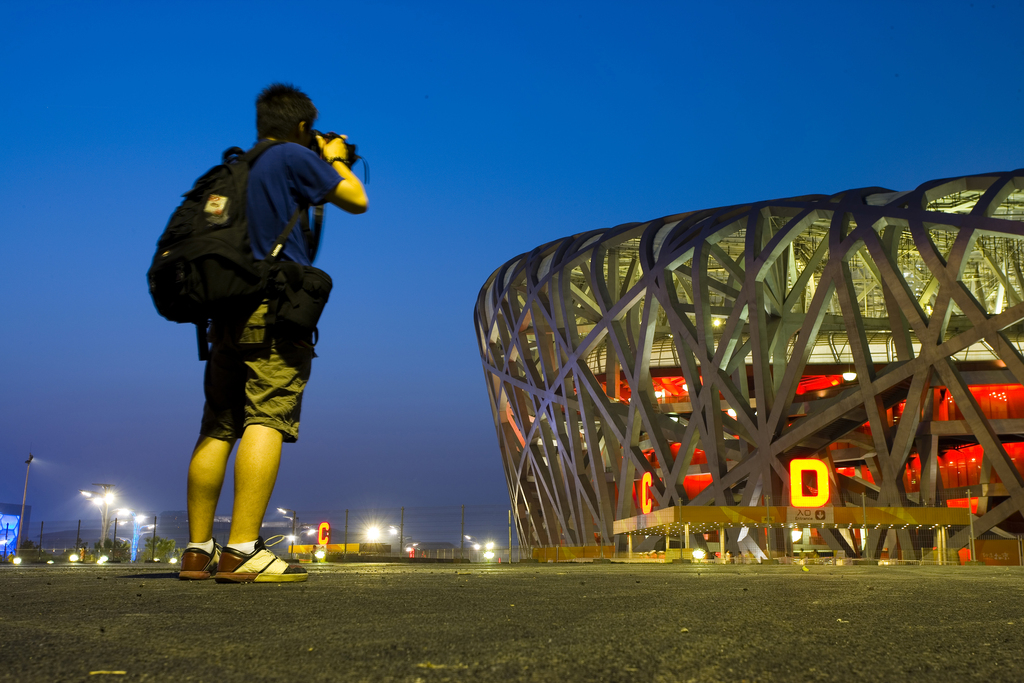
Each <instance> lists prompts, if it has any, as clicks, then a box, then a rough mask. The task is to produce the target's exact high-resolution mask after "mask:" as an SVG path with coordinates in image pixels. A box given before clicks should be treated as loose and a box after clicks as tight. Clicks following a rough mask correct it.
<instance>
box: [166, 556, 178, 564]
mask: <svg viewBox="0 0 1024 683" xmlns="http://www.w3.org/2000/svg"><path fill="white" fill-rule="evenodd" d="M167 561H168V562H170V563H171V564H177V563H178V558H176V557H172V558H171V559H169V560H167Z"/></svg>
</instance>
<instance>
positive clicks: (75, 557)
mask: <svg viewBox="0 0 1024 683" xmlns="http://www.w3.org/2000/svg"><path fill="white" fill-rule="evenodd" d="M68 561H70V562H78V555H72V556H71V557H69V558H68Z"/></svg>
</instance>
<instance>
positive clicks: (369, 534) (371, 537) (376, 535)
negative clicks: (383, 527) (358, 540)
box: [366, 526, 380, 543]
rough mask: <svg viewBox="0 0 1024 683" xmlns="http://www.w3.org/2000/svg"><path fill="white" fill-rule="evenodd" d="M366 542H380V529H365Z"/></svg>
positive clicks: (373, 527)
mask: <svg viewBox="0 0 1024 683" xmlns="http://www.w3.org/2000/svg"><path fill="white" fill-rule="evenodd" d="M366 540H367V541H369V542H370V543H376V542H377V541H378V540H380V529H379V528H377V527H375V526H371V527H367V529H366Z"/></svg>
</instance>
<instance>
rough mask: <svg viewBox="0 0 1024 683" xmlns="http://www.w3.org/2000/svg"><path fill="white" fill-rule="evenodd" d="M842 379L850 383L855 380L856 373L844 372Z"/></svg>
mask: <svg viewBox="0 0 1024 683" xmlns="http://www.w3.org/2000/svg"><path fill="white" fill-rule="evenodd" d="M843 379H845V380H846V381H847V382H852V381H853V380H855V379H857V373H856V372H844V373H843Z"/></svg>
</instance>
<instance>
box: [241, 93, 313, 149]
mask: <svg viewBox="0 0 1024 683" xmlns="http://www.w3.org/2000/svg"><path fill="white" fill-rule="evenodd" d="M318 114H319V112H318V111H317V110H316V107H314V106H313V101H312V100H310V99H309V96H308V95H306V93H304V92H302V91H301V90H299V89H298V88H296V87H295V86H294V85H291V84H288V83H271V84H270V85H268V86H267V87H266V88H264V89H263V92H261V93H260V94H259V97H257V98H256V135H257V136H258V137H259V138H261V139H262V138H277V139H280V138H286V137H288V136H289V135H291V134H292V132H293V131H294V130H295V127H296V126H298V125H299V121H305V122H306V125H308V126H309V127H310V128H312V127H313V123H314V122H315V121H316V117H317V115H318Z"/></svg>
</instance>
